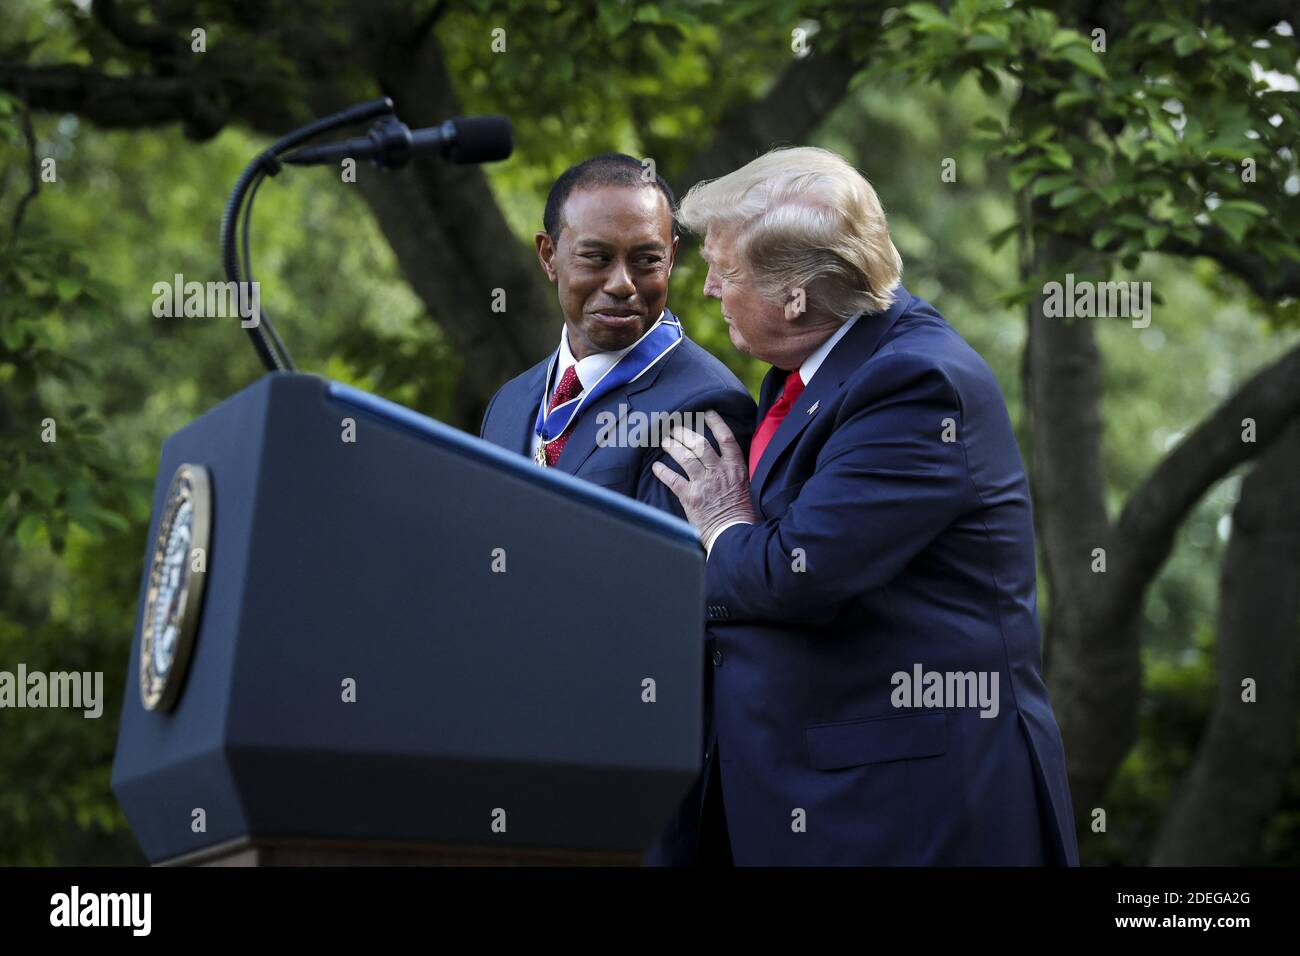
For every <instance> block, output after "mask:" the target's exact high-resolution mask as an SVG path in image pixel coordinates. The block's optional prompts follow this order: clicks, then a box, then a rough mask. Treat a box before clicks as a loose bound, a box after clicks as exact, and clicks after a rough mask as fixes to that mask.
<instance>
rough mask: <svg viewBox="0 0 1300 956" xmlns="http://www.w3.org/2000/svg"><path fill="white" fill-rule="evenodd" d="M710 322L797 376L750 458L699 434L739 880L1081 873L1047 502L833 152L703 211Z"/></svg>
mask: <svg viewBox="0 0 1300 956" xmlns="http://www.w3.org/2000/svg"><path fill="white" fill-rule="evenodd" d="M679 220H680V222H681V223H682V224H683V225H684V226H685V227H686V228H687V229H689V230H691V231H692V232H694V233H695V234H696V235H700V236H703V237H704V244H703V249H702V255H703V256H704V259H705V261H706V263H707V264H708V275H707V277H706V279H705V284H704V293H705V295H707V296H709V297H711V298H715V299H718V300H719V301H720V302H721V305H722V315H723V318H724V319H725V320H726V322H727V325H728V328H729V331H730V336H731V341H732V344H733V345H735V347H736V348H737V349H739V350H740V351H742V352H744V353H746V354H749V355H753V356H755V357H757V358H759V359H762V360H763V361H765V362H768V363H770V364H771V365H772V369H771V370H770V371H769V372H768V374H767V377H766V378H765V379H764V382H763V387H762V391H761V394H760V400H759V410H758V422H759V424H758V428H757V431H756V432H755V433H754V437H753V442H752V444H751V446H750V450H749V454H748V456H746V455H745V453H744V452H743V450H742V449H741V448H740V446H739V445H738V444H737V443H736V442H733V441H731V440H730V437H729V436H728V434H727V428H726V425H725V423H723V422H722V421H721V420H720V419H719V418H718V417H717V416H710V417H709V421H710V427H711V428H712V430H713V433H714V435H715V436H717V437H718V439H719V446H720V451H714V448H713V446H712V445H711V444H710V443H709V442H708V441H706V440H705V439H703V438H702V437H701V436H700V435H698V434H696V433H695V432H693V431H690V430H687V429H674V431H673V435H672V437H670V438H668V439H666V440H665V442H664V448H665V450H666V451H667V452H668V454H669V455H671V456H672V457H673V459H674V460H676V461H677V462H678V464H679V465H680V466H681V467H682V470H683V471H684V472H685V477H683V476H682V475H680V474H678V473H677V472H676V471H674V470H672V469H669V468H667V467H665V466H664V465H662V464H658V465H655V466H654V469H653V470H654V472H655V474H656V476H657V477H658V478H659V479H660V480H661V481H663V482H664V484H666V485H667V486H668V487H669V488H670V489H671V490H672V491H673V492H674V493H675V494H676V495H677V497H678V498H679V499H680V501H681V503H682V508H683V511H684V512H685V514H686V517H687V519H688V520H689V521H690V522H691V523H692V524H693V525H694V526H695V527H696V529H697V530H698V532H699V534H700V537H701V540H702V541H703V542H704V544H705V547H706V549H707V550H708V554H709V557H708V563H707V571H706V593H707V596H706V602H705V603H706V604H707V606H708V617H709V643H710V649H709V651H710V654H709V656H710V660H711V661H712V667H713V669H714V674H713V678H714V679H713V688H714V693H713V699H712V701H711V706H712V708H713V718H714V719H713V727H714V734H715V739H714V741H713V742H712V746H710V747H709V748H708V749H709V752H710V762H709V766H708V767H706V770H705V772H706V775H707V776H706V780H707V786H706V788H705V796H704V798H703V800H704V806H703V808H702V812H703V816H704V819H705V821H706V825H708V826H711V827H712V828H713V829H714V830H715V831H717V830H718V829H719V828H722V831H723V832H722V835H721V836H720V837H719V835H718V834H717V833H716V832H715V833H714V834H713V836H714V838H715V839H717V838H720V839H722V840H723V841H724V842H725V843H726V845H727V846H728V847H729V849H730V851H731V854H732V857H733V859H734V861H735V862H736V863H737V864H742V865H743V864H767V865H772V864H859V865H914V864H939V865H972V864H976V865H980V864H989V865H1013V866H1015V865H1018V866H1034V865H1044V864H1070V865H1076V864H1077V862H1078V849H1077V846H1076V841H1075V834H1074V826H1073V812H1072V809H1071V803H1070V794H1069V789H1068V786H1067V780H1066V771H1065V754H1064V749H1063V747H1062V744H1061V736H1060V732H1059V730H1058V728H1057V725H1056V721H1055V718H1054V717H1053V715H1052V710H1051V705H1050V703H1049V702H1048V696H1047V689H1046V687H1045V686H1044V684H1043V681H1042V678H1041V676H1040V650H1039V643H1040V637H1039V624H1038V617H1037V610H1036V598H1035V565H1034V535H1033V521H1032V516H1031V513H1030V502H1029V488H1028V484H1027V482H1026V479H1025V472H1024V467H1023V465H1022V463H1021V459H1020V452H1019V449H1018V448H1017V447H1016V442H1015V438H1014V436H1013V434H1012V428H1011V422H1010V419H1009V417H1008V415H1007V410H1006V405H1005V403H1004V402H1003V399H1002V395H1001V393H1000V392H999V390H998V386H997V383H996V381H995V379H994V377H993V374H992V372H991V371H990V370H989V368H988V366H987V365H986V364H985V363H984V361H983V360H982V359H981V358H980V357H979V355H977V354H976V353H975V352H974V350H972V349H971V348H970V346H968V345H967V344H966V342H965V341H964V340H963V339H962V338H961V336H960V335H958V333H957V332H956V331H955V330H954V329H953V328H952V326H950V325H948V323H947V322H945V321H944V319H943V318H942V317H941V316H940V315H939V313H938V312H937V311H936V310H935V309H934V307H933V306H931V305H930V304H929V303H927V302H924V301H922V300H921V299H918V298H916V297H914V296H912V295H910V294H909V293H908V292H907V290H906V289H904V288H903V286H902V285H901V284H900V275H901V272H902V260H901V259H900V257H899V255H898V251H897V250H896V249H895V248H894V244H893V242H892V241H891V239H890V235H889V227H888V224H887V222H886V220H885V215H884V211H883V210H882V208H881V205H880V201H879V199H878V198H877V197H876V193H875V191H874V190H873V189H872V188H871V185H870V184H869V183H868V182H867V181H866V179H864V178H863V177H862V175H861V174H860V173H858V171H857V170H856V169H854V168H853V167H852V166H851V165H849V164H848V163H847V162H845V161H844V160H843V159H841V158H840V157H839V156H836V155H835V154H834V153H831V152H828V151H826V150H821V149H811V148H792V149H782V150H775V151H773V152H770V153H768V154H766V155H764V156H761V157H759V158H758V159H756V160H754V161H753V162H751V163H749V164H748V165H747V166H744V167H742V168H741V169H738V170H736V171H735V172H733V173H731V174H730V175H728V176H724V177H722V178H721V179H718V180H714V181H712V182H706V183H700V184H698V185H697V186H695V187H694V188H693V189H692V190H691V191H690V192H689V193H688V194H687V196H686V198H685V199H684V200H683V201H682V204H681V208H680V212H679Z"/></svg>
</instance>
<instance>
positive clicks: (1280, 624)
mask: <svg viewBox="0 0 1300 956" xmlns="http://www.w3.org/2000/svg"><path fill="white" fill-rule="evenodd" d="M1296 475H1300V423H1295V424H1292V425H1291V427H1290V429H1289V430H1288V431H1287V433H1286V434H1285V435H1284V436H1283V437H1282V438H1281V439H1280V440H1278V441H1277V442H1276V443H1275V444H1274V445H1273V446H1272V447H1271V448H1270V449H1269V451H1268V452H1266V453H1265V454H1264V456H1263V457H1262V458H1260V460H1259V464H1258V465H1256V466H1255V468H1254V470H1253V471H1251V473H1250V475H1249V476H1248V477H1247V478H1246V480H1245V481H1244V482H1243V483H1242V488H1241V499H1240V501H1239V502H1238V504H1237V507H1236V509H1235V510H1234V511H1233V513H1232V539H1231V541H1230V542H1229V543H1228V552H1227V556H1226V557H1225V559H1224V564H1223V576H1222V583H1221V587H1220V602H1219V635H1218V645H1217V649H1216V652H1217V671H1218V677H1219V687H1218V691H1217V693H1216V694H1215V700H1214V708H1213V710H1212V711H1211V713H1210V717H1209V720H1208V722H1207V726H1206V732H1205V734H1204V736H1203V738H1202V743H1201V747H1200V749H1199V750H1198V752H1197V755H1196V760H1195V762H1194V764H1193V765H1192V769H1191V770H1190V771H1189V772H1188V774H1187V778H1186V780H1185V782H1184V783H1183V785H1182V786H1181V787H1179V788H1178V796H1177V798H1176V799H1175V800H1174V801H1173V805H1172V808H1171V809H1170V812H1169V814H1168V816H1167V817H1166V818H1165V822H1164V826H1163V827H1162V828H1161V831H1160V836H1159V838H1158V839H1157V842H1156V848H1155V851H1154V853H1153V854H1152V860H1151V862H1152V863H1153V864H1154V865H1156V866H1241V865H1242V864H1245V863H1247V862H1249V857H1250V854H1251V852H1252V851H1253V850H1254V849H1255V848H1256V846H1257V845H1258V843H1259V837H1260V833H1261V832H1262V831H1263V828H1264V826H1265V824H1266V823H1267V822H1268V819H1269V817H1270V816H1272V814H1273V811H1274V810H1275V809H1276V807H1277V803H1278V800H1279V798H1280V797H1281V794H1282V787H1283V785H1284V783H1285V782H1286V775H1287V773H1288V772H1289V771H1290V769H1291V766H1292V763H1293V761H1294V759H1295V750H1296V645H1297V637H1298V636H1300V628H1298V626H1297V624H1298V617H1300V495H1297V494H1296V489H1295V480H1296ZM1247 678H1250V679H1251V680H1253V681H1254V683H1255V685H1256V686H1255V692H1256V694H1257V699H1256V700H1255V701H1254V702H1246V701H1243V700H1242V697H1243V693H1244V691H1243V688H1242V682H1243V681H1244V680H1246V679H1247ZM1246 781H1249V783H1248V784H1247V783H1246Z"/></svg>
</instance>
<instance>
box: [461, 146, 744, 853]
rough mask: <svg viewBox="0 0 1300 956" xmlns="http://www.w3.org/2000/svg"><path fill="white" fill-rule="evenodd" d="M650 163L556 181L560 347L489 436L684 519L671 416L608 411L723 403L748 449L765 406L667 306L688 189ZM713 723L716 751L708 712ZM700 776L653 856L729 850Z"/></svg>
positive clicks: (492, 406) (501, 395)
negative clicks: (661, 466)
mask: <svg viewBox="0 0 1300 956" xmlns="http://www.w3.org/2000/svg"><path fill="white" fill-rule="evenodd" d="M644 172H645V170H644V167H643V166H642V164H641V162H640V161H639V160H637V159H635V158H633V157H631V156H625V155H622V154H618V153H606V154H603V155H600V156H596V157H593V158H592V159H588V160H586V161H584V162H582V163H579V164H577V165H576V166H573V167H571V168H570V169H568V170H566V171H565V172H564V173H563V174H562V175H561V176H560V177H559V179H557V180H556V181H555V184H554V185H553V186H552V187H551V191H550V195H549V196H548V197H547V200H546V210H545V213H544V215H543V226H544V229H543V231H541V232H538V233H537V235H536V237H535V243H536V247H537V257H538V260H539V261H540V263H541V267H542V270H543V271H544V272H545V273H546V277H547V278H548V279H549V280H550V281H551V283H552V284H554V285H555V286H556V287H557V290H558V292H559V299H560V307H561V310H562V311H563V313H564V325H563V327H562V328H561V331H560V342H559V347H558V348H557V349H556V351H555V352H553V353H552V354H550V355H548V356H546V358H544V359H542V361H540V362H538V363H537V364H536V365H535V366H533V367H532V368H531V369H529V370H528V371H526V372H524V373H523V374H522V375H520V376H518V377H517V378H514V379H511V380H510V381H509V382H507V383H506V384H505V385H503V386H502V387H501V389H500V390H499V391H498V392H497V393H496V395H494V396H493V397H492V401H491V402H490V403H489V404H488V408H487V412H486V413H485V414H484V417H483V427H482V430H481V435H482V437H483V438H484V439H486V440H487V441H490V442H492V443H493V444H496V445H500V446H502V447H504V448H507V449H510V450H513V451H517V452H519V453H521V454H525V455H528V456H530V457H531V458H532V459H533V460H534V461H535V462H536V463H537V464H538V466H540V467H544V468H556V469H559V470H560V471H564V472H567V473H568V474H571V475H575V476H576V477H579V478H584V479H586V480H588V481H592V482H594V483H596V484H598V485H601V486H603V487H605V488H608V489H610V490H611V491H616V492H620V493H622V494H625V495H627V496H628V497H630V498H635V499H637V500H638V501H642V502H644V503H646V504H649V505H651V506H653V507H656V508H659V509H661V510H663V511H666V512H669V513H670V514H674V515H676V516H677V517H679V518H681V517H685V513H684V512H683V510H682V506H681V503H680V502H679V501H678V500H677V497H676V496H675V495H674V494H672V493H671V492H670V491H669V490H668V489H667V488H666V487H665V485H664V484H663V482H661V481H660V480H659V479H658V478H656V477H655V474H654V472H653V471H652V470H651V469H652V466H654V465H655V464H656V463H665V464H666V466H668V467H672V468H674V469H676V468H677V467H678V466H677V465H676V464H675V463H674V462H673V460H672V459H671V458H669V457H668V456H667V455H666V453H665V452H664V450H663V449H662V447H660V445H659V442H658V441H656V440H652V438H653V436H654V435H656V434H658V433H659V432H660V429H659V428H658V427H641V428H636V427H633V428H626V427H625V428H621V429H619V428H611V427H610V423H611V422H614V421H617V420H619V419H621V418H623V417H624V416H627V417H629V418H635V419H637V420H639V421H640V422H641V423H642V424H643V425H646V424H649V422H651V421H654V420H655V419H658V422H656V425H657V424H659V423H662V422H665V421H667V420H668V419H667V418H666V416H674V417H676V416H677V415H680V416H681V418H680V420H683V421H687V422H690V421H699V420H702V416H703V414H704V412H705V411H706V410H713V411H715V412H716V413H717V414H719V415H720V416H721V419H722V420H724V421H725V422H726V426H727V428H728V429H729V430H730V432H731V433H732V434H733V435H734V436H735V439H736V441H737V442H738V443H739V444H740V445H741V446H742V447H744V448H746V449H747V448H748V446H749V437H750V435H751V434H752V432H753V429H754V421H755V416H756V411H757V406H756V405H755V404H754V400H753V398H751V397H750V394H749V392H748V390H746V388H745V386H744V385H742V384H741V383H740V381H739V379H737V378H736V376H735V375H733V374H732V373H731V371H730V370H728V369H727V367H726V366H725V365H723V364H722V363H721V362H719V361H718V360H717V359H716V358H714V357H713V356H712V355H710V354H709V353H708V352H706V351H705V350H704V349H702V348H701V347H700V346H698V345H696V344H695V343H694V342H692V341H691V340H690V339H689V338H687V337H686V335H685V333H684V331H683V330H682V326H681V322H680V321H678V319H677V317H676V316H674V315H673V314H672V312H670V311H669V310H668V309H667V308H666V303H667V298H668V280H669V276H670V275H671V274H672V267H673V262H674V260H675V258H676V254H677V243H678V237H677V234H676V228H675V223H674V218H673V209H674V206H675V203H676V200H675V198H674V196H673V193H672V190H671V189H670V188H669V186H668V184H667V183H666V182H665V181H664V180H663V178H662V177H660V176H657V175H656V176H655V177H654V178H653V179H648V178H646V176H645V174H644ZM714 446H715V447H716V441H714ZM683 474H684V473H683ZM703 663H704V662H703V661H701V665H703ZM709 670H711V668H709ZM706 673H708V671H706ZM705 729H706V733H705V741H703V742H702V750H703V751H705V752H706V754H707V748H708V746H709V743H708V741H709V739H710V736H711V734H710V730H709V723H708V718H707V716H706V722H705ZM706 759H707V757H706ZM701 786H702V783H701V782H699V781H697V784H696V787H695V788H694V789H693V790H692V792H691V794H689V795H688V796H687V798H686V800H685V801H684V803H683V804H682V807H681V808H680V810H679V812H678V814H677V815H676V816H675V817H674V819H673V820H672V821H669V823H668V826H667V828H666V829H665V831H664V832H663V833H662V834H661V836H660V837H659V839H658V840H657V841H656V843H655V845H654V846H652V847H651V849H650V851H649V853H648V854H647V856H646V862H647V863H651V864H660V865H662V864H669V865H688V864H695V863H701V862H722V863H725V862H729V860H726V859H722V860H715V859H714V854H715V853H725V852H726V848H725V846H722V845H717V846H712V845H710V846H704V847H701V846H700V845H699V843H698V833H699V832H700V813H701V809H702V807H703V800H702V796H701ZM706 829H707V828H706Z"/></svg>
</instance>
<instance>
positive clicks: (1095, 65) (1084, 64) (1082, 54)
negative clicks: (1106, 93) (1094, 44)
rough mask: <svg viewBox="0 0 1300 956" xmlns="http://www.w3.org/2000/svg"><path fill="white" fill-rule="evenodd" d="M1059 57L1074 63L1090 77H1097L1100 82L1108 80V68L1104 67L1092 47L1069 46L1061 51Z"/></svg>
mask: <svg viewBox="0 0 1300 956" xmlns="http://www.w3.org/2000/svg"><path fill="white" fill-rule="evenodd" d="M1057 57H1058V58H1059V59H1062V60H1065V61H1067V62H1069V63H1073V64H1074V65H1075V66H1077V67H1078V68H1079V69H1081V70H1083V72H1085V73H1087V74H1088V75H1090V76H1095V77H1096V78H1097V79H1099V80H1104V79H1106V68H1105V67H1104V66H1102V64H1101V58H1100V57H1098V56H1097V54H1095V53H1093V52H1092V49H1091V48H1090V47H1082V46H1068V47H1066V48H1065V49H1064V50H1061V51H1060V52H1059V53H1058V54H1057Z"/></svg>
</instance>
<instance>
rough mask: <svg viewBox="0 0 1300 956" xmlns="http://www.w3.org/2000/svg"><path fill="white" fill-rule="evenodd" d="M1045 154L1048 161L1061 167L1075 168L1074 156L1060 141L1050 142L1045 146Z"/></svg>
mask: <svg viewBox="0 0 1300 956" xmlns="http://www.w3.org/2000/svg"><path fill="white" fill-rule="evenodd" d="M1043 155H1044V156H1046V157H1047V161H1048V162H1050V163H1051V164H1052V165H1053V166H1056V167H1059V168H1060V169H1073V168H1074V157H1073V156H1071V155H1070V154H1069V152H1067V151H1066V149H1065V147H1064V146H1062V145H1061V144H1060V143H1048V144H1047V145H1046V146H1044V147H1043Z"/></svg>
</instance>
